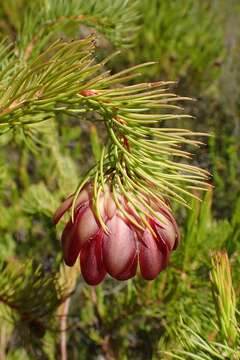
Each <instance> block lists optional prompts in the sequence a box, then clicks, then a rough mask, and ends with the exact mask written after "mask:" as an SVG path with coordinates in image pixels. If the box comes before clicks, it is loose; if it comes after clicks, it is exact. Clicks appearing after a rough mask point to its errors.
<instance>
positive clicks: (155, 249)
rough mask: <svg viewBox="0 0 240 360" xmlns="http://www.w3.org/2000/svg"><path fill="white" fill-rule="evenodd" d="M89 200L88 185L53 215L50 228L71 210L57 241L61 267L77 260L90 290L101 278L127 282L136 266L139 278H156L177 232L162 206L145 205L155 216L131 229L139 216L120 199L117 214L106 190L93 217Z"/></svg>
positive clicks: (70, 264) (151, 203) (134, 271)
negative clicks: (72, 211)
mask: <svg viewBox="0 0 240 360" xmlns="http://www.w3.org/2000/svg"><path fill="white" fill-rule="evenodd" d="M93 197H94V196H93V186H92V184H91V183H88V184H87V185H86V186H85V187H84V188H83V190H82V191H81V192H80V193H79V195H78V196H77V198H76V197H74V195H72V196H70V197H68V198H67V199H66V200H65V201H64V202H63V203H62V204H61V206H60V207H59V208H58V210H57V211H56V213H55V215H54V223H55V224H56V223H58V221H59V220H60V219H61V218H62V216H63V215H64V214H65V212H66V211H68V210H69V209H70V208H72V206H74V216H73V218H72V217H71V218H70V219H69V221H68V223H67V224H66V226H65V228H64V231H63V233H62V238H61V242H62V248H63V256H64V261H65V263H66V265H68V266H73V265H74V264H75V262H76V261H77V259H78V258H79V259H80V266H81V272H82V276H83V278H84V279H85V281H86V282H87V283H88V284H90V285H97V284H99V283H100V282H101V281H102V280H103V279H104V277H105V276H106V274H109V275H111V276H112V277H113V278H115V279H117V280H127V279H130V278H132V277H134V276H135V275H136V272H137V267H138V264H139V267H140V272H141V275H142V277H143V278H145V279H147V280H152V279H154V278H156V276H157V275H158V274H159V273H160V272H161V271H162V270H163V269H164V268H165V267H166V265H167V263H168V260H169V256H170V253H171V251H172V250H174V249H175V248H176V247H177V245H178V243H179V232H178V227H177V224H176V221H175V219H174V217H173V216H172V214H171V212H170V210H169V209H168V207H167V205H163V203H160V202H159V203H157V202H156V201H153V200H152V199H151V200H149V204H150V206H151V207H153V208H154V211H155V214H156V216H153V215H152V214H150V213H149V214H148V211H147V210H146V211H145V213H146V219H145V226H144V227H142V226H137V225H138V223H139V222H140V219H139V215H138V214H137V213H136V212H135V211H134V210H133V209H132V207H131V206H130V204H129V203H128V201H127V199H126V198H125V197H124V196H123V195H119V196H118V201H117V203H118V205H119V204H120V205H121V209H120V208H119V206H117V205H116V202H115V199H114V196H113V193H112V192H111V190H110V187H108V186H105V187H104V189H103V190H102V191H101V193H100V196H99V201H98V211H96V209H95V206H94V201H93ZM73 202H74V203H73ZM122 209H123V210H122ZM97 212H98V214H97ZM100 219H101V220H100ZM131 220H132V221H131ZM103 224H104V225H105V227H103Z"/></svg>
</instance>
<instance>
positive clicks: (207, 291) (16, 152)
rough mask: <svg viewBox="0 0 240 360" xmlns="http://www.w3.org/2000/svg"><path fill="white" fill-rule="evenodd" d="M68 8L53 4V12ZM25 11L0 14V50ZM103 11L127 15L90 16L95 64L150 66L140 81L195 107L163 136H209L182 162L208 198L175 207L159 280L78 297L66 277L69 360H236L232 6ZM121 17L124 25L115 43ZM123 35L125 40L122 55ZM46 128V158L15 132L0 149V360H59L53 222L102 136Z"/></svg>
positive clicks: (84, 290) (235, 27)
mask: <svg viewBox="0 0 240 360" xmlns="http://www.w3.org/2000/svg"><path fill="white" fill-rule="evenodd" d="M49 2H51V1H50V0H49ZM52 2H54V0H52ZM70 2H71V1H69V2H68V1H64V0H62V1H59V4H60V3H61V5H59V8H61V6H62V8H64V7H67V6H68V4H69V3H70ZM99 2H101V0H97V1H88V2H84V1H78V3H79V4H80V5H79V6H80V8H81V6H82V9H83V13H84V12H85V11H86V9H88V8H89V9H90V8H91V6H92V8H91V11H92V13H93V14H94V13H95V12H96V13H97V6H95V7H94V6H93V4H94V3H98V4H99ZM29 3H32V4H33V3H34V4H35V5H36V6H39V4H41V1H40V0H37V1H36V2H33V1H26V0H17V1H14V0H11V1H5V0H4V1H1V4H0V31H1V34H2V36H5V35H7V36H9V37H11V38H12V39H13V40H14V41H18V39H17V38H16V34H17V33H18V31H19V29H20V28H21V26H22V25H21V24H22V21H23V20H22V19H26V17H24V16H27V15H26V14H27V13H26V7H27V5H28V4H29ZM110 3H111V2H109V1H105V0H104V4H105V5H106V4H110ZM112 3H113V4H114V3H116V4H117V3H118V5H119V4H120V3H125V5H124V6H125V7H124V8H123V10H121V9H120V8H121V6H120V5H119V6H116V7H115V8H113V9H112V10H111V11H112V13H111V11H110V8H107V7H106V6H105V7H104V6H103V9H101V11H100V10H99V11H98V14H100V17H101V16H103V15H104V14H105V15H106V19H105V18H104V16H103V21H102V23H101V24H100V25H99V27H98V28H97V33H98V54H97V55H98V57H99V59H101V58H102V57H103V55H106V54H107V55H108V54H110V53H112V52H113V51H114V49H121V53H120V54H119V55H117V56H116V57H115V58H113V59H112V60H111V68H112V69H114V71H119V70H121V69H124V68H127V67H130V66H131V65H136V64H140V63H142V62H147V61H155V62H156V64H155V65H154V66H152V67H147V68H146V69H145V70H144V72H143V74H142V76H141V79H140V81H149V80H150V81H154V80H156V81H158V80H162V79H167V80H174V81H176V85H175V86H174V91H176V92H177V93H178V94H180V95H183V96H190V97H192V98H193V99H195V100H196V101H189V102H186V103H185V105H184V107H185V109H186V112H187V113H190V114H193V115H194V119H193V120H190V121H189V120H184V121H181V122H180V123H176V124H174V126H175V127H181V128H185V127H186V128H189V129H192V130H194V131H198V132H208V133H210V134H211V136H210V137H209V138H207V140H206V138H205V139H204V141H205V142H206V145H205V146H204V147H201V148H199V149H198V151H197V155H196V156H195V157H194V159H193V162H194V163H195V164H198V165H200V166H202V167H203V168H205V169H208V170H209V171H210V172H211V173H212V179H211V184H212V185H213V190H209V192H208V193H206V194H205V196H204V197H203V201H202V203H200V204H199V203H197V202H195V201H193V202H192V204H191V205H192V206H191V209H190V210H186V209H182V208H179V207H178V206H175V213H176V217H177V219H178V222H179V223H180V226H181V234H182V243H181V246H180V248H179V249H178V250H177V251H176V252H175V253H174V256H173V257H172V259H171V263H170V266H169V267H168V269H166V270H165V271H164V272H163V273H162V274H161V275H160V276H159V277H158V279H157V280H155V281H153V282H145V281H143V280H141V279H140V278H135V279H133V280H131V281H128V282H123V283H117V282H115V281H112V280H111V279H107V281H105V282H104V284H102V285H100V286H98V287H97V288H90V287H89V286H87V285H86V284H84V283H83V281H82V279H81V276H79V277H78V279H77V283H76V286H74V290H73V294H72V296H71V301H70V308H69V317H68V323H67V350H68V358H69V359H73V360H75V359H76V360H77V359H107V360H108V359H120V360H125V359H136V360H138V359H139V360H141V359H143V360H145V359H198V360H204V359H205V360H206V359H209V360H211V359H239V358H240V350H239V342H240V339H239V328H238V326H239V325H238V324H239V322H238V318H239V312H238V311H237V308H238V309H239V298H240V296H239V295H240V286H239V284H240V270H239V269H240V266H239V265H240V256H239V254H240V252H239V250H240V242H239V241H240V196H239V195H240V181H239V178H240V161H239V158H240V145H239V143H240V142H239V139H240V120H239V115H240V100H239V99H240V86H239V82H240V61H239V53H240V52H239V50H240V30H239V29H240V3H239V1H237V0H228V1H227V0H204V1H196V0H172V1H168V0H150V1H149V0H139V1H123V2H119V1H118V0H117V1H115V2H114V1H112ZM100 7H101V6H100ZM120 10H121V11H124V14H125V20H124V16H118V15H119V14H118V12H120ZM35 11H36V10H35ZM128 11H129V14H131V16H132V17H131V16H129V21H128V22H125V25H124V26H125V32H121V31H122V29H121V27H120V25H121V21H126V18H128ZM135 11H136V14H138V15H139V16H136V15H134V14H135ZM59 14H60V15H61V11H60V10H59ZM79 14H80V12H78V13H76V15H79ZM102 14H103V15H102ZM113 14H114V15H115V17H114V18H113V21H114V22H115V23H116V22H118V21H119V24H118V25H119V27H117V28H116V29H115V30H114V31H113V28H114V27H113V26H112V27H111V26H110V25H109V28H107V26H106V25H105V24H106V23H107V21H108V20H109V19H111V16H113ZM104 21H105V23H104ZM131 21H132V24H131ZM129 24H130V25H131V26H134V30H133V35H134V36H132V37H131V41H129V42H128V41H127V42H126V43H125V41H124V37H126V36H127V35H128V31H127V30H128V28H127V27H128V26H130V25H129ZM104 29H105V32H104V31H103V30H104ZM91 31H92V28H91V26H84V27H83V26H81V25H79V23H78V24H74V25H69V24H68V25H67V26H66V28H64V29H62V28H60V30H59V29H58V30H57V34H58V35H57V36H59V34H60V36H63V37H70V38H71V37H75V38H76V37H82V36H84V35H86V34H88V33H89V32H91ZM119 34H120V35H119ZM130 45H131V46H130ZM58 120H61V121H58V122H55V123H53V124H52V127H51V128H49V125H48V126H47V127H46V128H44V127H43V126H41V129H40V132H41V134H40V138H41V140H42V142H44V143H45V144H48V146H42V147H38V148H37V156H35V155H34V149H32V147H31V144H29V143H26V139H24V137H23V136H22V134H21V133H20V132H18V131H15V132H14V133H11V135H9V134H6V135H2V136H1V137H0V144H1V151H0V189H1V192H0V198H1V204H2V205H1V210H0V235H1V241H0V260H1V263H2V265H1V273H2V275H1V276H0V288H1V290H0V316H1V319H2V320H1V322H0V359H9V360H14V359H16V360H18V359H19V360H21V359H58V358H60V355H59V354H60V353H59V347H60V342H61V337H62V332H61V330H59V325H58V323H59V314H58V312H56V308H57V307H58V306H59V304H60V302H61V299H60V298H61V296H60V295H59V294H64V286H65V283H64V281H62V280H61V284H59V281H55V280H56V278H57V277H59V271H60V270H59V269H61V261H62V260H61V249H60V244H59V241H58V240H57V239H58V236H59V233H60V232H57V233H56V230H55V228H54V227H53V225H52V221H51V216H52V213H53V212H54V210H55V209H56V207H57V206H58V203H59V202H60V201H61V199H62V198H64V197H65V196H66V195H68V194H69V193H70V192H72V190H73V189H74V188H75V187H76V185H77V184H78V181H79V178H80V176H81V175H82V174H83V172H84V171H85V170H86V169H87V168H88V167H89V165H90V164H91V163H92V162H93V161H94V158H95V159H98V157H99V153H100V149H101V146H102V144H103V142H104V138H105V136H106V135H104V134H103V133H104V131H103V127H101V126H99V125H98V124H96V125H91V126H89V125H88V124H87V123H86V122H81V124H79V121H78V120H76V119H70V120H69V119H66V118H65V117H64V116H62V115H59V119H58ZM171 125H172V124H171ZM225 251H226V252H227V254H228V255H226V252H225ZM216 254H217V255H216ZM26 260H29V261H30V262H29V261H28V262H27V263H26ZM230 267H231V269H232V276H231V275H230ZM219 269H220V270H219ZM210 272H211V276H210V275H209V274H210ZM226 274H228V277H227V275H226ZM231 278H232V280H231ZM61 279H62V276H61ZM231 281H232V283H233V284H232V283H231ZM34 284H38V285H36V286H34ZM39 289H42V291H40V290H39ZM219 289H220V290H219ZM222 289H224V291H222ZM233 289H235V290H233ZM49 292H50V293H51V295H52V296H51V297H50V299H49V298H48V296H47V294H49ZM6 294H9V296H8V297H7V298H8V299H9V298H10V299H12V302H11V301H10V302H9V301H6ZM28 304H29V306H28ZM30 304H31V306H33V305H34V306H33V308H34V312H33V310H32V308H31V309H30V307H31V306H30ZM31 314H32V315H31ZM62 359H63V360H64V358H62Z"/></svg>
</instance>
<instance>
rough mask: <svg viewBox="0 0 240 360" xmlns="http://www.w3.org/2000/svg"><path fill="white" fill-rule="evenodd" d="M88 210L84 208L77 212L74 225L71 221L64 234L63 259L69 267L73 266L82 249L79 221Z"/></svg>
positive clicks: (62, 239)
mask: <svg viewBox="0 0 240 360" xmlns="http://www.w3.org/2000/svg"><path fill="white" fill-rule="evenodd" d="M85 210H86V208H85V207H82V208H81V209H79V210H78V211H77V214H76V216H75V221H74V223H73V222H72V219H70V220H69V221H68V223H67V225H66V226H65V228H64V230H63V233H62V238H61V242H62V248H63V258H64V261H65V263H66V265H68V266H73V265H74V264H75V262H76V260H77V258H78V255H79V253H80V249H81V246H82V244H81V239H80V237H79V234H78V224H79V219H81V217H82V215H83V213H84V212H85Z"/></svg>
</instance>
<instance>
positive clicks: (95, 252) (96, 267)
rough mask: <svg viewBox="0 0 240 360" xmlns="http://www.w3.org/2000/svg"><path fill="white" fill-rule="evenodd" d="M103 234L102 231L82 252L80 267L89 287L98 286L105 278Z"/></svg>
mask: <svg viewBox="0 0 240 360" xmlns="http://www.w3.org/2000/svg"><path fill="white" fill-rule="evenodd" d="M102 239H103V233H102V230H100V231H99V232H98V233H97V235H95V236H94V237H93V238H92V239H91V240H89V241H88V242H87V243H86V244H85V245H84V247H83V248H82V250H81V253H80V265H81V271H82V276H83V278H84V280H85V281H86V282H87V283H88V284H89V285H98V284H99V283H100V282H101V281H102V280H103V279H104V277H105V275H106V270H105V268H104V265H103V260H102Z"/></svg>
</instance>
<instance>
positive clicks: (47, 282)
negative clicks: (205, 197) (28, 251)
mask: <svg viewBox="0 0 240 360" xmlns="http://www.w3.org/2000/svg"><path fill="white" fill-rule="evenodd" d="M0 269H1V278H0V288H1V290H0V304H1V307H0V313H1V318H2V321H7V322H10V324H11V323H12V322H13V323H14V329H15V335H16V337H17V338H19V339H21V341H22V344H23V345H24V344H28V343H29V337H30V336H31V337H32V341H31V342H32V344H35V345H37V342H41V339H43V337H44V335H45V333H46V332H47V331H49V330H50V331H56V329H57V322H56V311H57V309H58V307H59V306H60V305H61V304H62V303H63V301H64V300H65V299H66V289H64V287H63V286H61V285H60V282H59V274H58V272H56V271H55V272H54V271H46V270H44V268H43V266H40V265H37V266H36V265H35V264H34V263H33V262H25V263H24V264H22V263H20V262H18V261H17V260H12V261H10V262H9V263H8V264H6V263H3V262H2V263H1V265H0ZM5 326H6V325H5ZM13 335H14V334H13V333H12V332H11V331H10V333H9V338H8V337H6V341H11V338H12V336H13ZM35 342H36V343H35ZM39 344H40V343H39ZM39 344H38V345H39ZM1 346H6V348H7V347H8V346H9V344H8V343H5V344H3V343H2V345H1ZM2 350H4V349H2Z"/></svg>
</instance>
